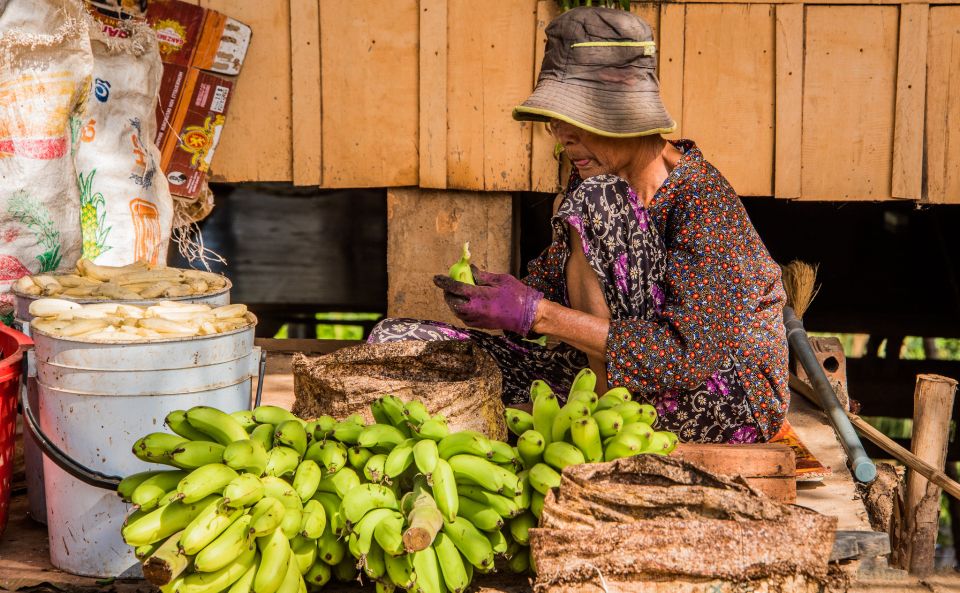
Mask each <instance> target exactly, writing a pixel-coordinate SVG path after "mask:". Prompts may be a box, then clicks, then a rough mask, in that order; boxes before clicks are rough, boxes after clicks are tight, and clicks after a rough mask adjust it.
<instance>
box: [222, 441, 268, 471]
mask: <svg viewBox="0 0 960 593" xmlns="http://www.w3.org/2000/svg"><path fill="white" fill-rule="evenodd" d="M254 433H256V430H254ZM222 457H223V463H224V464H225V465H227V466H229V467H231V468H233V469H235V470H237V471H238V472H246V473H250V474H253V475H255V476H257V477H260V476H262V475H263V473H264V472H265V471H266V470H267V460H268V455H267V450H266V449H265V448H264V447H263V443H262V442H261V441H260V440H258V439H256V438H254V437H253V435H251V437H250V438H249V439H247V440H245V441H234V442H232V443H230V444H229V445H227V446H226V447H225V448H224V449H223V456H222Z"/></svg>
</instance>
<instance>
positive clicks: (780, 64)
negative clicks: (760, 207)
mask: <svg viewBox="0 0 960 593" xmlns="http://www.w3.org/2000/svg"><path fill="white" fill-rule="evenodd" d="M803 11H804V7H803V4H780V5H777V7H776V33H775V35H776V44H777V46H776V64H777V65H776V71H777V83H776V98H775V100H774V103H775V105H776V122H775V128H774V137H775V139H776V140H775V142H776V144H775V146H774V181H773V195H775V196H776V197H778V198H799V197H800V195H801V186H800V179H801V177H800V172H801V153H802V150H801V147H802V142H803V135H802V130H803Z"/></svg>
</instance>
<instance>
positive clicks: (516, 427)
mask: <svg viewBox="0 0 960 593" xmlns="http://www.w3.org/2000/svg"><path fill="white" fill-rule="evenodd" d="M503 416H504V419H505V420H506V421H507V428H509V429H510V432H512V433H513V434H515V435H517V436H520V435H522V434H523V433H525V432H526V431H528V430H531V429H532V428H533V416H531V415H530V414H528V413H527V412H524V411H523V410H518V409H516V408H506V409H505V410H504V412H503Z"/></svg>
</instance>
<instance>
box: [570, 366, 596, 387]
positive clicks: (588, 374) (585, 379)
mask: <svg viewBox="0 0 960 593" xmlns="http://www.w3.org/2000/svg"><path fill="white" fill-rule="evenodd" d="M596 388H597V374H596V373H594V372H593V371H592V370H590V368H589V367H587V368H583V369H580V372H579V373H577V376H576V377H574V378H573V383H572V384H571V385H570V393H573V392H574V391H593V390H594V389H596Z"/></svg>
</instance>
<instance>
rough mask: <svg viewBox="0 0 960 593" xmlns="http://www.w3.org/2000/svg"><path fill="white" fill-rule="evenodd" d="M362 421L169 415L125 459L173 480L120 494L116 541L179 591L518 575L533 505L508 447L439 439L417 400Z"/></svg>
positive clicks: (133, 481) (455, 584) (384, 407)
mask: <svg viewBox="0 0 960 593" xmlns="http://www.w3.org/2000/svg"><path fill="white" fill-rule="evenodd" d="M370 408H371V413H372V416H373V418H374V420H375V422H374V423H373V424H366V423H365V421H364V419H363V417H362V416H360V415H353V416H350V417H348V418H344V419H340V420H337V419H334V418H332V417H330V416H322V417H320V418H316V419H313V420H310V421H305V420H302V419H300V418H297V417H296V416H294V415H293V414H291V413H290V412H289V411H287V410H285V409H283V408H279V407H276V406H269V405H264V406H260V407H258V408H256V409H254V410H251V411H240V412H234V413H232V414H227V413H224V412H223V411H220V410H217V409H215V408H212V407H207V406H197V407H194V408H191V409H189V410H175V411H173V412H171V413H170V414H168V415H167V417H166V420H165V424H166V428H167V429H169V431H170V432H156V433H151V434H148V435H145V436H144V437H143V438H141V439H139V440H138V441H137V442H136V443H135V444H134V447H133V452H134V454H135V455H136V456H137V457H139V458H140V459H142V460H144V461H148V462H150V463H156V464H160V465H167V466H171V469H168V470H163V469H156V470H151V471H147V472H142V473H139V474H135V475H133V476H129V477H127V478H125V479H124V480H123V481H122V482H121V483H120V486H119V488H118V494H119V495H120V496H121V497H122V498H123V499H124V500H125V501H127V502H130V503H132V504H133V510H132V512H131V513H130V515H129V516H128V517H127V520H126V521H125V523H124V526H123V528H122V534H123V537H124V539H125V541H126V542H127V543H128V544H130V545H131V546H134V548H135V552H136V554H137V557H138V558H139V559H140V560H141V561H142V562H143V566H144V575H145V576H146V578H147V579H149V580H150V581H151V582H152V583H154V584H155V585H158V586H159V587H160V589H161V591H164V592H179V593H208V592H209V593H214V592H216V591H230V592H236V593H239V592H244V593H247V592H250V591H255V592H257V593H264V592H290V593H293V592H297V591H301V590H314V591H315V590H319V589H320V588H322V587H323V586H324V585H326V584H327V583H328V582H330V581H331V580H336V581H350V580H362V581H363V582H366V581H368V580H372V581H373V582H374V583H375V585H376V590H377V591H394V590H396V589H398V588H399V589H401V590H406V591H411V592H412V591H420V592H424V593H432V592H441V591H450V592H454V593H456V592H462V591H464V590H466V588H467V587H468V586H469V585H470V582H471V581H472V579H473V575H474V573H475V572H480V573H483V572H490V571H492V570H494V560H495V558H497V557H500V558H502V559H503V560H504V566H506V567H507V569H508V570H511V571H515V572H518V573H523V572H527V571H529V568H530V551H529V547H528V544H529V535H528V531H529V529H530V528H531V527H534V526H536V521H537V520H536V517H535V516H534V514H533V512H532V511H531V505H532V504H535V495H537V494H539V493H537V492H536V491H534V490H533V489H532V488H531V486H530V480H529V478H528V475H527V473H528V472H525V471H519V470H521V469H522V467H523V461H522V459H521V457H520V456H519V454H518V452H517V450H515V449H514V448H513V447H510V446H509V445H507V444H506V443H503V442H500V441H495V440H490V439H488V438H487V437H486V436H484V435H483V434H481V433H478V432H474V431H461V432H451V431H450V429H449V427H448V426H447V421H446V418H444V417H443V416H442V415H432V414H430V413H429V412H428V410H427V409H426V407H425V406H424V405H423V403H422V402H419V401H416V400H414V401H409V402H404V401H403V400H401V399H399V398H397V397H394V396H391V395H385V396H383V397H381V398H378V399H377V400H376V401H374V402H373V403H372V404H371V406H370ZM518 471H519V473H518ZM541 502H542V497H541Z"/></svg>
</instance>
